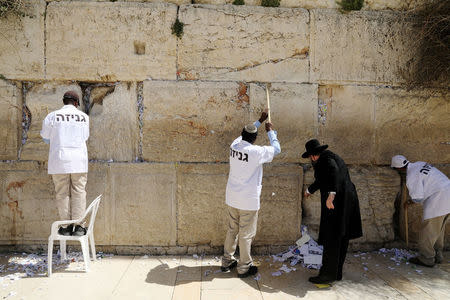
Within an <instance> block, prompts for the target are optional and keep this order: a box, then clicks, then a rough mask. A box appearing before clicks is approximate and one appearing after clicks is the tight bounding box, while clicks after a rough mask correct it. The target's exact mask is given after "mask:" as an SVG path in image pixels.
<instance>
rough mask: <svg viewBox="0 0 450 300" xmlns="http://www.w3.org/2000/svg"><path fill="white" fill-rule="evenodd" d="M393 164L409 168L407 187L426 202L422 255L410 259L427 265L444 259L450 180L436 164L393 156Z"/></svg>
mask: <svg viewBox="0 0 450 300" xmlns="http://www.w3.org/2000/svg"><path fill="white" fill-rule="evenodd" d="M391 167H392V168H396V169H397V170H398V171H399V172H406V187H407V188H408V190H409V196H410V197H411V199H412V202H410V203H408V202H407V203H405V205H410V204H413V203H414V202H415V203H422V205H423V223H422V224H423V227H422V230H421V231H420V234H419V256H417V257H413V258H411V259H410V260H409V261H410V262H412V263H414V264H417V265H421V266H426V267H433V266H434V264H435V263H438V264H439V263H442V259H443V256H442V251H443V249H444V235H445V224H446V222H447V220H448V219H449V215H450V180H449V179H448V177H447V176H445V175H444V173H442V172H441V171H439V170H438V169H436V168H435V167H433V166H432V165H430V164H428V163H426V162H423V161H418V162H415V163H410V162H409V161H408V160H407V159H406V157H404V156H402V155H396V156H394V157H392V162H391Z"/></svg>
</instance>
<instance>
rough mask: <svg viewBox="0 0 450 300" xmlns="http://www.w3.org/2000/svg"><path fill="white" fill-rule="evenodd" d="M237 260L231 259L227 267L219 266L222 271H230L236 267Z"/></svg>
mask: <svg viewBox="0 0 450 300" xmlns="http://www.w3.org/2000/svg"><path fill="white" fill-rule="evenodd" d="M236 266H237V261H233V262H232V263H231V264H230V265H229V266H228V267H220V270H221V271H222V272H224V273H227V272H230V271H231V270H232V269H234V268H236Z"/></svg>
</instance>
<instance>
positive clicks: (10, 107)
mask: <svg viewBox="0 0 450 300" xmlns="http://www.w3.org/2000/svg"><path fill="white" fill-rule="evenodd" d="M21 120H22V96H21V92H20V88H18V87H17V86H15V85H13V84H10V83H8V82H6V81H4V80H0V141H1V144H0V160H8V159H11V160H15V159H17V151H18V150H19V149H18V148H19V141H20V136H21V134H22V130H21V129H22V127H21V126H20V124H21Z"/></svg>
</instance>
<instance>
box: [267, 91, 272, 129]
mask: <svg viewBox="0 0 450 300" xmlns="http://www.w3.org/2000/svg"><path fill="white" fill-rule="evenodd" d="M269 85H270V83H268V84H266V98H267V109H268V112H267V114H268V117H267V120H268V122H269V123H272V122H271V120H270V98H269Z"/></svg>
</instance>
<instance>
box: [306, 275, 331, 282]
mask: <svg viewBox="0 0 450 300" xmlns="http://www.w3.org/2000/svg"><path fill="white" fill-rule="evenodd" d="M308 280H309V282H312V283H315V284H326V283H332V282H333V281H334V279H328V278H326V277H321V276H314V277H309V279H308Z"/></svg>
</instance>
